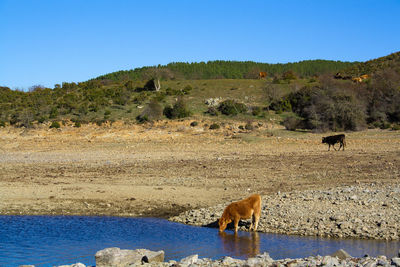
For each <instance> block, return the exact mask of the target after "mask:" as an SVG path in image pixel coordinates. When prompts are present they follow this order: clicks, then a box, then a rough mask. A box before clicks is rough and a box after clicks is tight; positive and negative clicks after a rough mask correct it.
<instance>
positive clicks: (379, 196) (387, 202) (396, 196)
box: [170, 183, 400, 240]
mask: <svg viewBox="0 0 400 267" xmlns="http://www.w3.org/2000/svg"><path fill="white" fill-rule="evenodd" d="M262 202H263V207H262V212H261V218H260V224H259V227H258V231H261V232H268V233H281V234H295V235H314V236H324V237H337V238H343V237H346V238H349V237H355V238H370V239H386V240H397V239H399V238H400V185H377V184H375V183H372V184H364V185H352V186H344V187H335V188H327V189H324V190H306V191H301V192H287V193H279V192H278V193H277V194H275V195H267V196H264V197H263V198H262ZM227 204H229V203H226V204H225V205H224V204H220V205H217V206H214V207H209V208H202V209H198V210H190V211H187V212H184V213H182V214H180V215H179V216H176V217H172V218H170V220H172V221H177V222H182V223H186V224H191V225H210V226H215V227H217V223H216V220H217V219H218V218H219V216H220V215H221V214H222V212H223V209H224V208H225V206H226V205H227ZM249 225H250V220H248V222H246V223H243V224H241V227H240V229H241V230H248V228H249ZM232 227H233V226H232Z"/></svg>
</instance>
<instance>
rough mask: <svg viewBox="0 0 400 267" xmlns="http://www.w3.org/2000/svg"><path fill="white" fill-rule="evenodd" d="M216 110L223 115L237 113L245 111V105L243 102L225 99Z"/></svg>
mask: <svg viewBox="0 0 400 267" xmlns="http://www.w3.org/2000/svg"><path fill="white" fill-rule="evenodd" d="M218 110H219V111H220V112H221V113H222V114H224V115H232V116H234V115H237V114H239V113H244V112H246V111H247V107H246V105H245V104H243V103H239V102H236V101H234V100H225V101H223V102H222V103H221V104H219V106H218Z"/></svg>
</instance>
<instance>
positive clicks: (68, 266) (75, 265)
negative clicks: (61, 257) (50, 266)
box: [58, 262, 86, 267]
mask: <svg viewBox="0 0 400 267" xmlns="http://www.w3.org/2000/svg"><path fill="white" fill-rule="evenodd" d="M58 267H86V265H85V264H83V263H80V262H78V263H74V264H71V265H59V266H58Z"/></svg>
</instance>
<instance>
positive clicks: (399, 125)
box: [0, 124, 400, 131]
mask: <svg viewBox="0 0 400 267" xmlns="http://www.w3.org/2000/svg"><path fill="white" fill-rule="evenodd" d="M0 126H1V125H0ZM392 130H393V131H399V130H400V124H394V125H393V126H392Z"/></svg>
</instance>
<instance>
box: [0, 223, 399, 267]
mask: <svg viewBox="0 0 400 267" xmlns="http://www.w3.org/2000/svg"><path fill="white" fill-rule="evenodd" d="M107 247H119V248H122V249H138V248H146V249H150V250H153V251H158V250H164V251H165V257H166V259H165V260H166V261H168V260H171V259H174V260H180V259H181V258H183V257H186V256H188V255H193V254H198V255H199V257H200V258H204V257H207V258H212V259H219V258H221V257H223V256H231V257H234V258H241V259H245V258H248V257H250V256H254V255H256V254H259V253H263V252H265V251H267V252H268V253H269V254H270V255H271V257H272V258H273V259H281V258H297V257H307V256H310V255H328V254H332V253H333V252H335V251H336V250H338V249H340V248H343V249H344V250H346V251H347V252H349V253H350V254H351V255H352V256H357V257H361V256H364V254H369V255H370V256H377V255H386V256H388V257H393V256H395V255H397V251H398V250H399V249H400V242H385V241H372V240H349V239H347V240H337V239H321V238H312V237H299V236H285V235H277V234H262V233H249V232H239V234H238V235H234V234H233V232H232V231H226V233H225V234H219V233H218V229H215V228H206V227H194V226H188V225H182V224H178V223H173V222H169V221H167V220H163V219H155V218H120V217H85V216H0V266H18V265H22V264H34V265H36V266H53V265H61V264H72V263H76V262H82V263H84V264H86V265H95V258H94V255H95V253H96V252H97V251H99V250H101V249H104V248H107Z"/></svg>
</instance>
